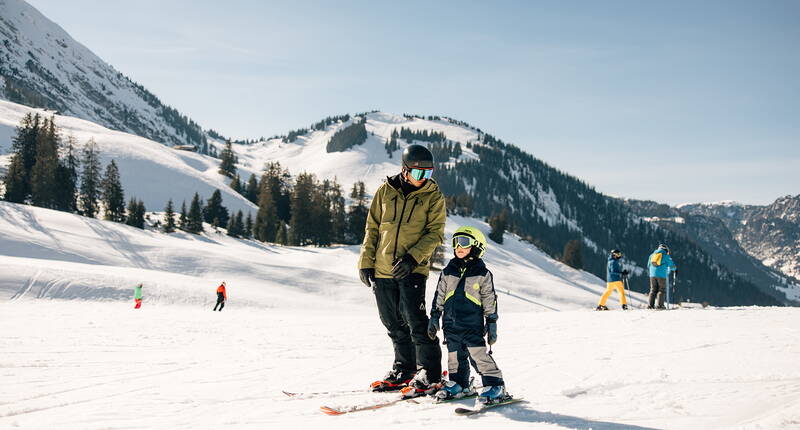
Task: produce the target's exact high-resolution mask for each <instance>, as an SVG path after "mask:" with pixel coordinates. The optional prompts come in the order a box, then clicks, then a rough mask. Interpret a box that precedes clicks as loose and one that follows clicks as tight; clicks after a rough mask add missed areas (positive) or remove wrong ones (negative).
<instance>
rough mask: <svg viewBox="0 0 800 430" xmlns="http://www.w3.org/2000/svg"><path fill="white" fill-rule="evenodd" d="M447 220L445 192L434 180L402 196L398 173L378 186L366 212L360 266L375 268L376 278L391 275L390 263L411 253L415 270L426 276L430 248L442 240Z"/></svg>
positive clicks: (362, 267)
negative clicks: (415, 263)
mask: <svg viewBox="0 0 800 430" xmlns="http://www.w3.org/2000/svg"><path fill="white" fill-rule="evenodd" d="M446 220H447V213H446V211H445V200H444V195H443V194H442V192H441V191H439V186H438V185H437V184H436V181H434V180H433V179H428V180H427V181H425V184H424V185H423V186H422V187H421V188H420V189H418V190H416V191H414V192H412V193H409V194H408V195H407V196H404V195H403V193H402V191H401V186H400V182H399V175H398V176H393V177H389V178H386V181H385V182H384V183H383V184H382V185H381V186H380V187H379V188H378V191H377V192H376V193H375V198H373V199H372V205H371V206H370V209H369V214H368V215H367V225H366V227H365V229H364V230H365V235H364V243H363V244H362V245H361V257H360V259H359V262H358V268H359V269H370V268H374V269H375V277H377V278H391V277H392V266H393V262H394V261H395V260H396V259H398V258H400V257H402V256H404V255H406V254H410V255H411V256H412V257H413V258H414V260H416V262H417V264H418V265H417V267H416V268H415V269H414V273H419V274H420V275H423V276H425V277H427V276H428V272H429V271H430V264H429V262H430V258H431V255H433V251H434V250H435V249H436V247H437V246H439V244H441V243H442V241H443V240H444V224H445V221H446Z"/></svg>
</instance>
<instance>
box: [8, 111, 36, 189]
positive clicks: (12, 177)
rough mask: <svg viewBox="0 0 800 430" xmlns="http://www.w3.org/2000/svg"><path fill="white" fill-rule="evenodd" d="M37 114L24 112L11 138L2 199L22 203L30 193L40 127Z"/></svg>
mask: <svg viewBox="0 0 800 430" xmlns="http://www.w3.org/2000/svg"><path fill="white" fill-rule="evenodd" d="M41 122H42V118H41V116H39V114H38V113H37V114H35V115H33V114H30V113H28V114H26V115H25V116H24V117H23V118H22V120H21V121H20V125H19V126H17V128H16V133H15V135H14V138H13V139H12V153H13V155H12V157H11V163H10V165H9V169H8V173H6V178H5V188H6V191H5V195H4V199H5V200H6V201H9V202H13V203H24V202H25V201H26V200H27V199H28V197H30V194H31V183H30V182H31V172H32V170H33V166H34V164H35V163H36V143H37V140H38V135H39V133H40V131H41V128H42V124H41Z"/></svg>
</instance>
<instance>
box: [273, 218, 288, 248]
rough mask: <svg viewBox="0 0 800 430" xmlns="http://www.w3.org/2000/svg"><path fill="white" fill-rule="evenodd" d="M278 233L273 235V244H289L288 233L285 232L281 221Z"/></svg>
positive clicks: (284, 225)
mask: <svg viewBox="0 0 800 430" xmlns="http://www.w3.org/2000/svg"><path fill="white" fill-rule="evenodd" d="M279 224H280V225H279V226H278V233H277V234H276V235H275V243H277V244H279V245H288V244H289V232H288V231H287V230H286V224H285V223H284V222H283V221H280V222H279Z"/></svg>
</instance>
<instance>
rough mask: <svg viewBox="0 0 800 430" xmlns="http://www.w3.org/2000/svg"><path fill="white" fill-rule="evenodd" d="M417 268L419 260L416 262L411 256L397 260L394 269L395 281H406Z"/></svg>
mask: <svg viewBox="0 0 800 430" xmlns="http://www.w3.org/2000/svg"><path fill="white" fill-rule="evenodd" d="M415 267H417V260H414V257H412V256H411V254H406V255H404V256H403V257H402V258H398V259H397V260H395V262H394V267H392V277H393V278H394V279H404V278H405V277H406V276H408V275H410V274H411V272H413V271H414V268H415Z"/></svg>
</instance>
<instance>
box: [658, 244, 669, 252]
mask: <svg viewBox="0 0 800 430" xmlns="http://www.w3.org/2000/svg"><path fill="white" fill-rule="evenodd" d="M658 249H659V250H661V249H663V250H664V251H667V254H669V247H668V246H667V245H664V244H663V243H662V244H660V245H658Z"/></svg>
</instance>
